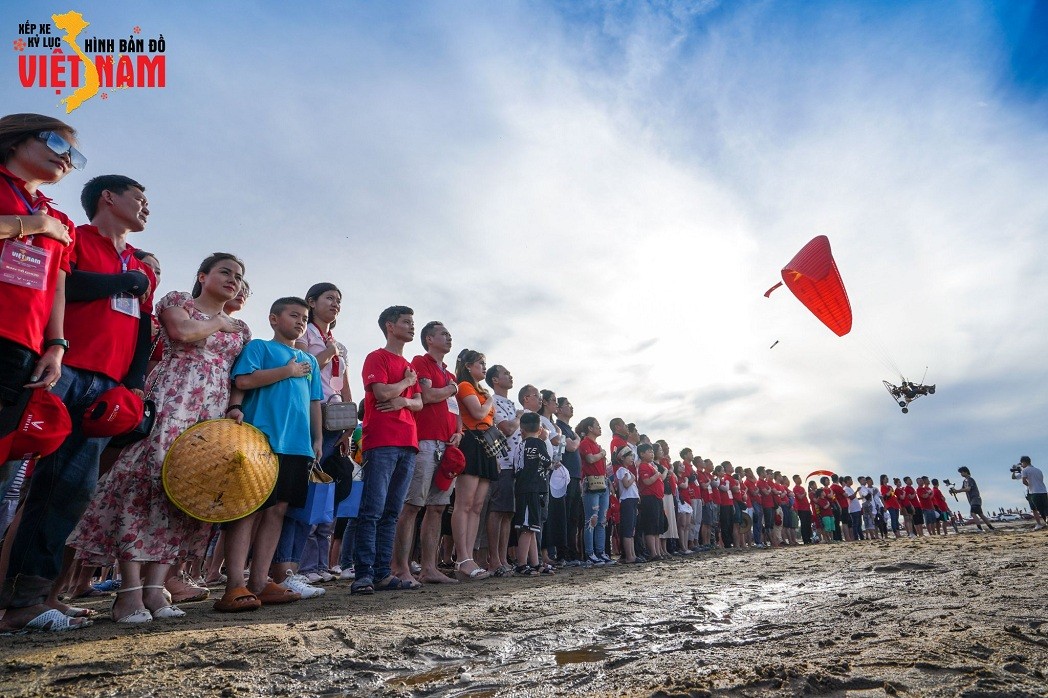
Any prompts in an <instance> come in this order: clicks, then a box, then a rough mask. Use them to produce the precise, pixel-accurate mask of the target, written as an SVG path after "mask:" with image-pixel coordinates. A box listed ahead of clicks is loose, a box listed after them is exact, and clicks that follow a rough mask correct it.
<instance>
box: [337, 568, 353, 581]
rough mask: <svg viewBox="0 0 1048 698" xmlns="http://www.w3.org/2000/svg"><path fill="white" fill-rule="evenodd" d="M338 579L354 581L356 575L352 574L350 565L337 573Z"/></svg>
mask: <svg viewBox="0 0 1048 698" xmlns="http://www.w3.org/2000/svg"><path fill="white" fill-rule="evenodd" d="M338 578H339V579H348V580H349V581H353V580H354V579H356V578H357V575H356V574H355V573H354V572H353V565H350V566H349V567H347V568H346V569H344V570H342V571H341V572H339V573H338Z"/></svg>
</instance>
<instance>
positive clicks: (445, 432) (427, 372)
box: [411, 354, 458, 441]
mask: <svg viewBox="0 0 1048 698" xmlns="http://www.w3.org/2000/svg"><path fill="white" fill-rule="evenodd" d="M411 367H412V368H413V369H415V373H417V374H418V377H419V380H422V379H423V378H428V379H429V380H431V381H432V382H433V387H434V388H446V387H447V386H448V385H452V384H454V383H455V377H454V376H453V375H451V374H450V373H449V372H448V367H447V364H444V363H441V364H440V365H439V366H438V365H437V362H436V359H434V358H433V357H432V356H430V355H429V354H419V355H418V356H416V357H415V358H414V359H412V360H411ZM419 390H420V392H421V388H420V389H419ZM451 397H452V399H454V397H455V396H454V395H452V396H451ZM456 404H457V403H456ZM415 425H416V428H417V431H418V440H419V441H447V440H448V439H450V438H451V437H452V435H454V433H455V431H456V430H457V429H458V420H456V419H455V415H454V414H452V412H451V410H449V409H448V401H447V400H441V401H440V402H431V403H429V404H426V405H422V410H421V411H420V412H416V413H415Z"/></svg>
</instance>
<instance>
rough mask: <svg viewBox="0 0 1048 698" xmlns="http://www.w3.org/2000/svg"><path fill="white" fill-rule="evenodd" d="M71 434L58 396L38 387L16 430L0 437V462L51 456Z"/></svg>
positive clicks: (69, 424)
mask: <svg viewBox="0 0 1048 698" xmlns="http://www.w3.org/2000/svg"><path fill="white" fill-rule="evenodd" d="M72 431H73V423H72V421H70V419H69V412H68V411H67V410H66V407H65V405H63V404H62V401H61V400H59V399H58V396H57V395H55V394H54V393H51V392H49V391H47V390H43V389H42V388H37V389H36V390H34V391H33V392H32V395H30V397H29V401H28V403H27V404H26V408H25V410H24V411H23V412H22V417H21V419H20V420H19V421H18V425H17V426H16V427H15V430H14V431H12V432H11V433H9V434H7V435H6V436H4V437H3V438H0V462H4V461H7V460H10V459H13V458H24V457H26V456H30V455H32V456H49V455H51V454H52V453H54V452H55V451H57V450H58V447H59V446H61V445H62V442H63V441H65V440H66V438H67V437H68V436H69V434H70V432H72Z"/></svg>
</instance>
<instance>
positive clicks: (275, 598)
mask: <svg viewBox="0 0 1048 698" xmlns="http://www.w3.org/2000/svg"><path fill="white" fill-rule="evenodd" d="M255 597H256V598H258V600H259V601H261V602H262V605H263V606H273V605H276V604H282V603H291V602H292V601H298V600H300V599H301V598H302V594H299V593H297V592H294V591H291V590H290V589H285V588H284V587H282V586H280V585H279V584H277V583H276V582H267V583H266V586H265V588H264V589H262V591H261V592H260V593H258V594H255Z"/></svg>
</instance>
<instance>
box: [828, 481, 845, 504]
mask: <svg viewBox="0 0 1048 698" xmlns="http://www.w3.org/2000/svg"><path fill="white" fill-rule="evenodd" d="M830 491H831V492H833V498H834V499H836V500H837V506H839V507H840V508H841V511H848V503H849V499H848V495H846V494H844V487H842V486H841V485H839V484H838V483H836V482H835V483H833V484H832V485H830Z"/></svg>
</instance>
